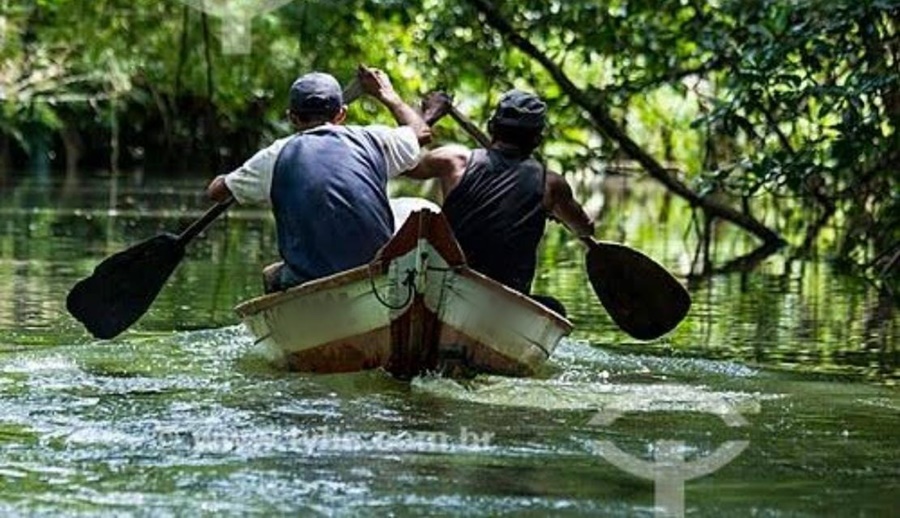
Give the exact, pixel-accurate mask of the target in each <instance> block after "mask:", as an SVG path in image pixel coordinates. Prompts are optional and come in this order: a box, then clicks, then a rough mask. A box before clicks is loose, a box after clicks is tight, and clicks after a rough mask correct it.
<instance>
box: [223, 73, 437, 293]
mask: <svg viewBox="0 0 900 518" xmlns="http://www.w3.org/2000/svg"><path fill="white" fill-rule="evenodd" d="M358 78H359V82H360V86H361V87H362V89H363V91H364V92H365V93H367V94H369V95H371V96H373V97H374V98H375V99H377V100H378V101H379V102H381V103H382V104H383V105H384V106H386V107H387V108H388V109H389V110H390V111H391V114H392V115H393V116H394V119H395V120H396V121H397V124H398V127H396V128H391V127H388V126H344V125H342V124H343V122H344V119H345V117H346V114H347V107H346V106H345V105H344V101H343V96H342V94H341V86H340V84H339V83H338V82H337V80H335V78H334V77H332V76H330V75H328V74H323V73H319V72H313V73H310V74H306V75H303V76H301V77H300V78H298V79H297V80H296V81H295V82H294V84H293V85H292V86H291V89H290V108H289V109H288V117H289V118H290V120H291V123H292V124H293V125H294V127H295V129H296V130H297V133H295V134H294V135H291V136H290V137H286V138H283V139H279V140H277V141H275V143H273V144H272V145H271V146H269V147H267V148H265V149H263V150H261V151H259V152H258V153H256V155H254V156H253V157H252V158H250V159H249V160H248V161H247V162H245V163H244V165H242V166H241V167H239V168H238V169H236V170H234V171H232V172H230V173H228V174H225V175H221V176H219V177H217V178H216V179H215V180H213V181H212V183H210V185H209V188H208V192H209V195H210V197H211V198H212V199H214V200H216V201H222V200H225V199H227V198H228V197H229V196H234V198H235V199H236V200H237V201H238V202H239V203H264V204H269V205H271V207H272V212H273V213H274V215H275V222H276V227H277V232H278V249H279V252H280V254H281V257H282V259H283V261H282V262H279V263H276V264H274V265H271V266H269V267H267V268H266V269H265V271H264V284H265V288H266V291H267V292H273V291H281V290H285V289H287V288H290V287H291V286H295V285H297V284H301V283H303V282H307V281H310V280H313V279H318V278H321V277H325V276H328V275H331V274H334V273H337V272H339V271H342V270H346V269H349V268H353V267H356V266H359V265H362V264H365V263H366V262H368V261H369V260H371V259H372V257H373V256H374V255H375V252H377V251H378V249H379V248H380V247H381V246H382V245H384V243H386V242H387V241H388V239H390V237H391V234H392V233H393V230H394V221H393V216H392V214H391V208H390V204H389V202H388V197H387V190H386V189H387V181H388V179H390V178H393V177H395V176H397V175H400V174H402V173H404V172H406V171H408V170H410V169H412V168H413V167H415V166H416V164H417V163H418V157H419V151H420V147H419V146H420V145H422V144H425V143H427V142H429V141H430V140H431V131H430V129H429V127H428V125H427V124H426V123H425V121H424V120H423V119H422V117H421V116H420V115H419V114H418V112H416V111H415V110H414V109H412V108H411V107H410V106H409V105H407V104H406V103H405V102H403V100H402V99H400V97H399V96H398V95H397V93H396V92H395V91H394V88H393V86H392V85H391V82H390V80H389V79H388V77H387V75H385V74H384V72H382V71H380V70H378V69H371V68H368V67H365V66H362V65H361V66H360V68H359V71H358Z"/></svg>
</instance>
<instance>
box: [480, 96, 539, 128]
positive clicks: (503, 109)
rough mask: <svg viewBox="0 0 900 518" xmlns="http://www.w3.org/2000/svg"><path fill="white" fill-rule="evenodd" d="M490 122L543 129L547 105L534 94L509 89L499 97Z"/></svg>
mask: <svg viewBox="0 0 900 518" xmlns="http://www.w3.org/2000/svg"><path fill="white" fill-rule="evenodd" d="M491 122H493V123H494V124H497V125H500V126H507V127H514V128H523V129H543V128H544V125H545V124H546V123H547V105H546V104H545V103H544V101H541V99H540V98H539V97H538V96H536V95H534V94H531V93H528V92H523V91H521V90H510V91H508V92H506V93H505V94H503V96H502V97H500V102H499V103H498V104H497V110H496V111H495V112H494V116H493V117H491Z"/></svg>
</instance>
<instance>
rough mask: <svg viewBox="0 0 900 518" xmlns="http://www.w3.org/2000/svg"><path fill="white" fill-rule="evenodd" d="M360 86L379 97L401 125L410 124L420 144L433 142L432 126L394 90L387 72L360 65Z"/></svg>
mask: <svg viewBox="0 0 900 518" xmlns="http://www.w3.org/2000/svg"><path fill="white" fill-rule="evenodd" d="M357 74H358V77H359V83H360V86H362V89H363V91H364V92H366V93H367V94H369V95H371V96H372V97H374V98H376V99H378V100H379V101H380V102H381V103H382V104H383V105H385V106H386V107H387V109H388V110H390V112H391V115H393V116H394V120H396V121H397V124H399V125H401V126H409V127H410V128H412V130H413V132H414V133H415V134H416V138H417V139H418V140H419V145H423V146H424V145H425V144H429V143H431V128H430V127H429V126H428V124H427V123H426V122H425V119H423V118H422V116H421V115H419V112H417V111H416V110H415V109H413V108H412V107H411V106H409V105H408V104H406V103H405V102H403V99H401V98H400V96H399V95H397V92H395V91H394V86H393V85H392V84H391V80H390V79H389V78H388V76H387V74H385V73H384V72H382V71H381V70H379V69H377V68H369V67H367V66H365V65H360V66H359V70H358V72H357Z"/></svg>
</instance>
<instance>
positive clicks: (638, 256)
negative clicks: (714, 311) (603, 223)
mask: <svg viewBox="0 0 900 518" xmlns="http://www.w3.org/2000/svg"><path fill="white" fill-rule="evenodd" d="M585 266H586V267H587V273H588V277H589V278H590V280H591V286H593V288H594V293H596V294H597V298H599V299H600V302H601V303H602V304H603V307H604V308H606V311H607V312H608V313H609V316H610V317H612V319H613V321H615V323H616V324H618V325H619V327H620V328H622V330H623V331H625V332H626V333H628V334H629V335H631V336H633V337H634V338H638V339H640V340H652V339H654V338H658V337H660V336H662V335H664V334H666V333H668V332H669V331H671V330H672V329H674V328H675V326H677V325H678V323H679V322H681V320H682V319H683V318H684V316H685V315H687V312H688V310H689V309H690V307H691V296H690V295H689V294H688V292H687V290H686V289H685V288H684V286H682V285H681V283H680V282H678V279H676V278H675V277H673V276H672V274H671V273H669V271H668V270H666V269H665V268H664V267H663V266H662V265H660V264H659V263H657V262H656V261H654V260H653V259H650V258H649V257H647V256H646V255H644V254H642V253H640V252H638V251H637V250H634V249H633V248H629V247H627V246H624V245H620V244H618V243H609V242H602V241H601V242H593V243H591V245H590V251H589V252H588V255H587V260H586V261H585Z"/></svg>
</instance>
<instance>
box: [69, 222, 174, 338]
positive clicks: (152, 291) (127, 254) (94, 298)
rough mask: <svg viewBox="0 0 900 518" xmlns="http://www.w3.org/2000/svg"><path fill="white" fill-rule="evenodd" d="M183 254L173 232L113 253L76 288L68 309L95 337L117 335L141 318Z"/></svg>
mask: <svg viewBox="0 0 900 518" xmlns="http://www.w3.org/2000/svg"><path fill="white" fill-rule="evenodd" d="M183 257H184V245H183V244H181V243H179V241H178V236H175V235H172V234H161V235H158V236H156V237H153V238H150V239H148V240H146V241H143V242H141V243H138V244H136V245H134V246H132V247H130V248H128V249H125V250H123V251H121V252H118V253H116V254H114V255H111V256H110V257H108V258H106V260H104V261H103V262H102V263H100V264H99V265H97V267H96V268H95V269H94V273H92V274H91V276H90V277H87V278H85V279H82V280H80V281H78V283H76V284H75V286H73V287H72V290H71V291H70V292H69V296H68V297H67V298H66V309H68V310H69V313H71V314H72V316H73V317H75V318H76V319H78V320H79V321H80V322H81V323H82V324H84V327H86V328H87V330H88V331H90V333H91V334H92V335H94V336H95V337H97V338H102V339H109V338H113V337H115V336H116V335H118V334H119V333H121V332H122V331H124V330H126V329H128V327H129V326H130V325H131V324H133V323H135V322H136V321H137V320H138V319H139V318H141V316H142V315H143V314H144V313H145V312H146V311H147V308H149V307H150V304H151V303H153V300H154V299H155V298H156V295H157V294H159V290H160V289H162V287H163V284H165V282H166V279H168V278H169V275H171V274H172V271H173V270H174V269H175V267H176V266H178V263H179V262H180V261H181V259H182V258H183Z"/></svg>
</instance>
